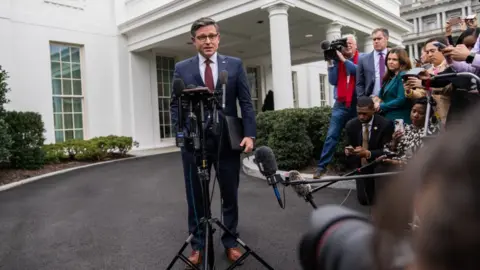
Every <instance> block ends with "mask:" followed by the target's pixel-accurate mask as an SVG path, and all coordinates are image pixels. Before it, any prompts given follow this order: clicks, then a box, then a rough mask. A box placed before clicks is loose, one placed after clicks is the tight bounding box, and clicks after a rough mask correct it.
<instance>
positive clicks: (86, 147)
mask: <svg viewBox="0 0 480 270" xmlns="http://www.w3.org/2000/svg"><path fill="white" fill-rule="evenodd" d="M133 146H138V143H137V142H133V139H132V137H124V136H114V135H109V136H104V137H95V138H92V139H90V140H68V141H65V142H62V143H56V144H47V145H44V146H43V151H44V152H45V161H46V163H60V162H64V161H103V160H107V159H111V158H116V157H126V156H127V152H128V151H130V150H131V149H132V147H133Z"/></svg>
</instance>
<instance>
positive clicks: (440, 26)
mask: <svg viewBox="0 0 480 270" xmlns="http://www.w3.org/2000/svg"><path fill="white" fill-rule="evenodd" d="M437 28H438V29H441V28H442V22H441V21H440V13H437Z"/></svg>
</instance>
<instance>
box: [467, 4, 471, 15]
mask: <svg viewBox="0 0 480 270" xmlns="http://www.w3.org/2000/svg"><path fill="white" fill-rule="evenodd" d="M467 15H472V6H467Z"/></svg>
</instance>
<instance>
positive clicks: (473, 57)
mask: <svg viewBox="0 0 480 270" xmlns="http://www.w3.org/2000/svg"><path fill="white" fill-rule="evenodd" d="M475 55H476V54H475V53H474V52H472V53H470V54H469V55H468V56H467V59H465V62H467V63H468V64H471V63H472V62H473V59H475Z"/></svg>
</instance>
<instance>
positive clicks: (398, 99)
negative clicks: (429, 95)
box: [375, 47, 412, 124]
mask: <svg viewBox="0 0 480 270" xmlns="http://www.w3.org/2000/svg"><path fill="white" fill-rule="evenodd" d="M385 65H386V66H387V72H386V73H385V76H384V77H383V85H382V89H381V90H380V97H379V98H380V102H378V103H376V104H375V109H376V110H377V112H379V113H380V114H381V115H383V116H385V118H387V119H390V120H392V121H394V120H395V119H403V121H404V122H405V123H406V124H411V120H410V111H411V109H412V102H411V101H410V100H409V99H408V98H407V97H405V89H404V88H403V81H402V75H403V74H405V73H406V71H408V70H410V69H411V68H412V64H411V62H410V59H409V57H408V54H407V51H405V50H404V49H402V48H398V47H397V48H393V49H391V50H390V51H388V53H387V56H386V57H385Z"/></svg>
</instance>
